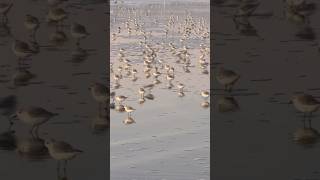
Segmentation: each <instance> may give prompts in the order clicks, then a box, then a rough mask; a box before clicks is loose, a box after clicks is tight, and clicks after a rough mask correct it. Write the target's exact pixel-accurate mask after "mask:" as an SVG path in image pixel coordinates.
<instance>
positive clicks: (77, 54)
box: [71, 47, 88, 63]
mask: <svg viewBox="0 0 320 180" xmlns="http://www.w3.org/2000/svg"><path fill="white" fill-rule="evenodd" d="M71 57H72V59H71V61H72V62H74V63H80V62H83V61H84V60H86V59H87V57H88V52H87V50H85V49H83V48H80V47H76V48H75V49H74V50H73V51H72V52H71Z"/></svg>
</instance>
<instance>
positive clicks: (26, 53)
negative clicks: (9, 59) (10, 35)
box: [12, 40, 36, 63]
mask: <svg viewBox="0 0 320 180" xmlns="http://www.w3.org/2000/svg"><path fill="white" fill-rule="evenodd" d="M12 51H13V53H14V54H15V55H16V56H17V57H18V59H19V60H22V59H25V58H28V57H30V56H32V55H33V54H35V53H36V52H35V51H34V50H33V49H32V48H31V47H30V45H29V44H28V43H26V42H23V41H20V40H15V41H14V42H13V44H12ZM19 63H20V62H19Z"/></svg>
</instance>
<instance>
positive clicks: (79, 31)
mask: <svg viewBox="0 0 320 180" xmlns="http://www.w3.org/2000/svg"><path fill="white" fill-rule="evenodd" d="M71 35H72V37H74V38H75V39H76V40H77V46H79V45H80V40H81V39H84V38H86V37H87V36H88V35H90V34H89V33H88V32H87V30H86V28H85V27H84V26H83V25H81V24H78V23H72V25H71Z"/></svg>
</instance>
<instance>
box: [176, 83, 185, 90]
mask: <svg viewBox="0 0 320 180" xmlns="http://www.w3.org/2000/svg"><path fill="white" fill-rule="evenodd" d="M177 88H178V89H179V92H183V88H184V84H182V83H179V84H177Z"/></svg>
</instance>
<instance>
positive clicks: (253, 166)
mask: <svg viewBox="0 0 320 180" xmlns="http://www.w3.org/2000/svg"><path fill="white" fill-rule="evenodd" d="M308 2H314V3H316V5H317V7H318V6H319V3H318V2H317V1H308ZM283 10H284V4H283V2H282V1H261V5H260V6H259V7H258V9H257V10H256V13H272V16H267V17H262V16H260V17H250V18H249V19H248V20H249V22H250V25H249V26H243V27H241V29H242V30H240V29H238V30H237V29H236V26H235V23H234V21H233V20H232V18H231V16H230V15H232V14H233V13H234V12H235V8H234V7H218V6H216V7H215V8H214V22H215V23H214V27H215V28H214V30H213V33H214V35H215V36H214V53H213V54H214V63H215V66H214V67H215V68H216V67H219V66H224V67H225V68H229V69H232V70H234V71H236V72H237V73H239V74H240V75H241V78H240V80H239V82H238V83H237V84H236V85H235V90H234V91H233V92H232V93H231V95H233V96H234V98H235V99H236V100H237V101H238V104H239V106H240V110H239V111H237V112H233V113H221V112H219V111H218V109H217V108H214V131H213V132H214V142H215V144H214V153H213V156H214V162H213V163H214V164H213V166H214V173H213V175H212V176H213V178H214V179H225V180H235V179H239V178H240V179H261V180H267V179H274V178H275V177H276V179H286V180H290V179H320V175H319V163H320V161H319V160H320V159H319V156H318V152H319V144H317V143H315V144H311V145H310V144H309V145H301V144H299V143H296V142H294V141H293V133H294V132H296V131H297V130H298V129H299V128H303V124H302V122H301V119H302V118H301V115H299V114H297V113H296V112H295V109H294V107H293V106H292V105H288V102H289V100H290V98H291V97H292V95H293V94H294V93H296V92H305V93H308V94H312V95H314V96H316V97H319V95H318V94H319V90H318V88H319V85H318V84H317V79H318V76H319V71H318V69H319V68H318V67H319V63H320V62H319V51H318V38H317V36H318V35H319V33H320V32H319V27H320V26H319V23H318V21H317V20H318V18H319V16H320V13H319V11H315V12H314V13H313V14H311V15H310V17H309V19H310V24H309V25H304V24H297V23H293V22H290V21H289V20H288V19H286V18H285V16H284V13H283ZM301 32H303V33H301ZM312 32H313V33H314V34H313V33H312ZM301 34H303V35H301ZM230 52H232V53H230ZM214 85H215V86H214V88H215V89H214V91H215V93H216V94H217V95H216V96H214V98H215V99H219V98H220V97H221V94H226V93H225V92H223V91H221V90H220V89H221V88H222V87H221V85H219V84H218V82H217V81H214ZM312 127H313V128H314V129H315V130H319V128H320V124H319V121H318V113H316V114H315V117H314V118H313V121H312Z"/></svg>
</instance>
